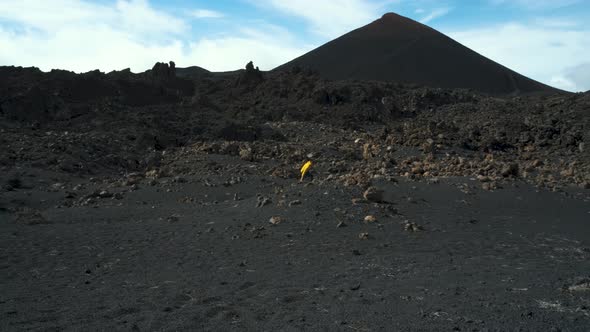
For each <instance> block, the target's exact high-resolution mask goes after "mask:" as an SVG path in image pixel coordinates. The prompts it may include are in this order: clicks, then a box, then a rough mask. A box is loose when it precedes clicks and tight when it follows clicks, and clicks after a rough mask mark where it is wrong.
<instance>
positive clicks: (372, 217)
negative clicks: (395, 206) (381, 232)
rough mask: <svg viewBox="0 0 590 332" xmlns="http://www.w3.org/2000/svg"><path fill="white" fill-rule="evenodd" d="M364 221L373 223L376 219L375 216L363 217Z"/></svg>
mask: <svg viewBox="0 0 590 332" xmlns="http://www.w3.org/2000/svg"><path fill="white" fill-rule="evenodd" d="M364 220H365V222H366V223H374V222H376V221H377V218H376V217H375V216H373V215H368V216H366V217H365V219H364Z"/></svg>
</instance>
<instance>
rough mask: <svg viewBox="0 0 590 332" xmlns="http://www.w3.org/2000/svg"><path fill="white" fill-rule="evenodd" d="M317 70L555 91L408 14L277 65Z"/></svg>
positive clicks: (491, 89) (338, 75)
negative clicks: (411, 17) (410, 17)
mask: <svg viewBox="0 0 590 332" xmlns="http://www.w3.org/2000/svg"><path fill="white" fill-rule="evenodd" d="M294 66H299V67H304V68H310V69H313V70H316V71H318V72H319V73H320V75H321V76H323V77H324V78H327V79H334V80H342V79H357V80H378V81H390V82H399V83H410V84H418V85H426V86H430V87H437V88H469V89H474V90H477V91H480V92H485V93H492V94H517V93H531V92H555V91H556V89H554V88H552V87H549V86H547V85H544V84H542V83H539V82H537V81H534V80H532V79H530V78H528V77H525V76H523V75H521V74H519V73H517V72H514V71H512V70H510V69H508V68H506V67H504V66H502V65H500V64H498V63H496V62H494V61H492V60H490V59H488V58H486V57H484V56H482V55H480V54H478V53H476V52H474V51H472V50H471V49H469V48H467V47H465V46H463V45H461V44H460V43H458V42H456V41H454V40H453V39H451V38H449V37H448V36H446V35H444V34H442V33H440V32H438V31H436V30H434V29H432V28H430V27H428V26H426V25H423V24H421V23H418V22H416V21H414V20H411V19H409V18H406V17H403V16H400V15H397V14H394V13H387V14H385V15H383V16H382V17H381V18H380V19H378V20H376V21H374V22H372V23H370V24H368V25H366V26H364V27H362V28H359V29H356V30H354V31H352V32H350V33H347V34H345V35H344V36H341V37H339V38H337V39H335V40H333V41H331V42H329V43H327V44H325V45H323V46H321V47H319V48H317V49H315V50H313V51H311V52H309V53H307V54H305V55H303V56H301V57H299V58H296V59H294V60H292V61H290V62H288V63H286V64H284V65H282V66H280V67H278V68H277V69H284V68H290V67H294Z"/></svg>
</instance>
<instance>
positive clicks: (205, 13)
mask: <svg viewBox="0 0 590 332" xmlns="http://www.w3.org/2000/svg"><path fill="white" fill-rule="evenodd" d="M190 14H191V16H192V17H194V18H222V17H223V16H224V15H223V13H220V12H218V11H214V10H209V9H196V10H193V11H192V12H191V13H190Z"/></svg>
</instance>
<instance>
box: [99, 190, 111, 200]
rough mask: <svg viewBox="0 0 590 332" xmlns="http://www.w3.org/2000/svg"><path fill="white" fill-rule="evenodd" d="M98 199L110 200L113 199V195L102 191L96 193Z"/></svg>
mask: <svg viewBox="0 0 590 332" xmlns="http://www.w3.org/2000/svg"><path fill="white" fill-rule="evenodd" d="M98 197H100V198H111V197H113V194H111V193H110V192H108V191H106V190H102V191H101V192H99V193H98Z"/></svg>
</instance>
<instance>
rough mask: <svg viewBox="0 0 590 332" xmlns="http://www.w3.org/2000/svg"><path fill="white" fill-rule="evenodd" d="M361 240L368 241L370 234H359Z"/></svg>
mask: <svg viewBox="0 0 590 332" xmlns="http://www.w3.org/2000/svg"><path fill="white" fill-rule="evenodd" d="M359 239H361V240H368V239H369V233H366V232H364V233H360V234H359Z"/></svg>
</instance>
